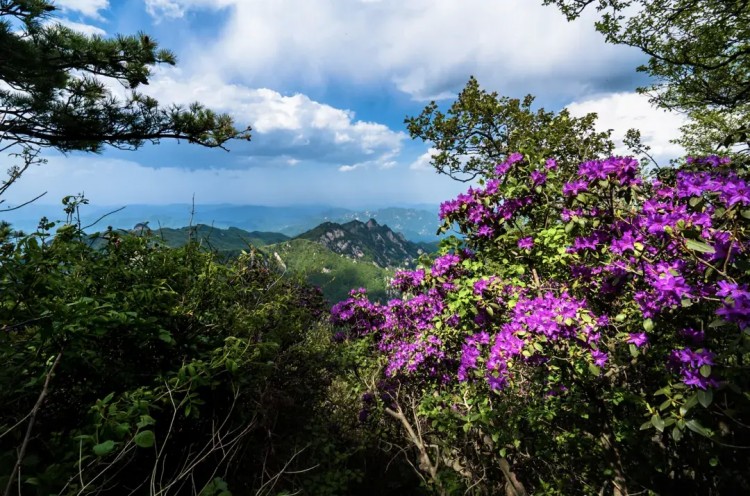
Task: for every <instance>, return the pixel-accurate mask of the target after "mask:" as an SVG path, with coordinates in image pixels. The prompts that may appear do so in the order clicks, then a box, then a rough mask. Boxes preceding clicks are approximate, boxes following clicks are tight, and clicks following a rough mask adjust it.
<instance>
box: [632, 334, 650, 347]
mask: <svg viewBox="0 0 750 496" xmlns="http://www.w3.org/2000/svg"><path fill="white" fill-rule="evenodd" d="M627 342H628V343H633V344H634V345H635V346H636V348H640V347H641V346H643V345H644V344H646V343H648V336H647V335H646V333H645V332H634V333H631V334H630V335H629V336H628V340H627Z"/></svg>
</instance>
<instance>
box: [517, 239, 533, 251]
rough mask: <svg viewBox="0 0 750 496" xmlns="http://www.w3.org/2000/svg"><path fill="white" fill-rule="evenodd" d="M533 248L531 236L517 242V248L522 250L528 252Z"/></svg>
mask: <svg viewBox="0 0 750 496" xmlns="http://www.w3.org/2000/svg"><path fill="white" fill-rule="evenodd" d="M533 246H534V238H532V237H531V236H529V237H526V238H521V239H519V240H518V247H519V248H521V249H522V250H530V249H531V248H532V247H533Z"/></svg>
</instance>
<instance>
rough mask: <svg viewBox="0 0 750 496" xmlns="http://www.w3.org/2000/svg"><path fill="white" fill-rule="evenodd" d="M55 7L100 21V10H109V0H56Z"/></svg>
mask: <svg viewBox="0 0 750 496" xmlns="http://www.w3.org/2000/svg"><path fill="white" fill-rule="evenodd" d="M55 7H59V8H62V10H64V11H73V12H78V13H80V14H81V15H83V16H85V17H90V18H92V19H98V20H101V19H102V16H101V14H100V13H99V11H100V10H106V9H108V8H109V0H56V1H55Z"/></svg>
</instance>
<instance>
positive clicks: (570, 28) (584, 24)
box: [147, 0, 642, 100]
mask: <svg viewBox="0 0 750 496" xmlns="http://www.w3.org/2000/svg"><path fill="white" fill-rule="evenodd" d="M147 2H148V3H147V5H150V6H151V7H150V8H151V11H154V10H155V9H156V7H155V6H156V5H168V6H169V7H164V8H163V9H162V11H163V12H174V13H175V14H176V13H179V15H183V14H184V12H185V11H187V10H190V9H196V10H197V9H219V8H225V7H227V6H230V7H231V9H232V11H231V15H229V16H227V18H226V22H225V24H224V26H223V27H222V28H221V29H222V31H221V34H220V36H219V39H218V41H217V42H216V43H212V44H211V45H210V46H206V47H204V49H203V53H202V56H203V58H204V59H205V60H206V61H210V62H211V64H212V66H213V67H215V70H219V71H222V72H224V73H226V74H229V75H231V76H233V77H236V78H240V79H243V80H244V81H245V82H246V83H248V84H251V85H264V86H271V87H274V86H276V85H281V84H284V83H288V82H290V81H292V82H294V81H298V82H299V81H304V82H305V84H310V83H315V82H317V83H320V84H325V83H327V82H329V81H331V80H345V81H354V82H365V83H368V82H369V83H382V82H386V83H389V84H390V85H392V87H394V88H396V89H398V90H400V91H402V92H404V93H406V94H408V95H410V96H411V97H412V98H414V99H417V100H423V99H427V98H449V97H451V96H452V95H453V94H455V92H456V91H457V90H459V89H460V88H461V87H462V86H463V84H464V83H465V82H466V80H467V79H468V76H469V75H470V74H474V75H476V76H477V77H478V79H479V81H480V82H481V83H482V84H484V85H486V86H488V87H492V88H496V89H498V90H500V91H502V92H505V93H507V94H511V95H513V96H517V95H519V94H524V93H527V92H532V93H540V92H542V91H543V90H544V91H546V92H547V93H548V94H549V95H550V96H555V95H556V96H558V97H568V98H569V97H570V95H584V94H587V93H593V92H597V91H599V92H601V91H611V90H612V89H622V88H619V87H618V86H620V85H625V84H627V86H625V87H630V86H631V84H630V82H626V81H625V79H627V78H629V79H628V81H630V80H632V78H633V77H634V76H633V73H634V67H635V66H636V65H637V64H638V63H639V62H641V61H642V55H641V54H640V52H639V51H637V50H634V49H630V48H626V47H617V46H613V45H607V44H605V43H604V42H603V40H602V37H601V35H600V34H599V33H596V32H595V30H594V28H593V25H592V24H593V23H592V18H591V15H593V13H592V14H589V13H586V14H585V16H584V17H585V18H583V19H580V20H578V21H577V22H575V23H568V22H566V20H565V18H564V17H563V16H562V15H561V14H560V12H559V11H558V10H557V9H555V8H552V7H544V6H542V5H540V2H529V1H528V0H504V1H500V0H497V1H491V2H490V1H486V0H464V1H462V2H456V1H455V0H411V1H409V2H404V1H403V0H381V1H377V2H374V1H370V2H331V1H327V0H278V1H274V2H268V1H261V0H221V1H219V2H216V1H214V0H147ZM155 15H160V14H155ZM161 15H163V14H161ZM613 87H615V88H613Z"/></svg>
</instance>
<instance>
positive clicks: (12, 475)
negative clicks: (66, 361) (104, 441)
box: [3, 351, 62, 496]
mask: <svg viewBox="0 0 750 496" xmlns="http://www.w3.org/2000/svg"><path fill="white" fill-rule="evenodd" d="M61 358H62V351H61V352H60V353H58V354H57V357H56V358H55V361H54V363H53V364H52V367H50V369H49V371H48V372H47V377H46V378H45V379H44V387H42V392H41V393H39V398H37V400H36V404H35V405H34V408H32V409H31V415H30V418H29V426H28V427H27V428H26V436H24V438H23V442H22V443H21V448H20V449H19V450H18V459H17V460H16V464H15V466H14V467H13V471H12V472H11V473H10V478H9V479H8V485H6V486H5V492H4V493H3V496H9V495H10V488H11V487H12V486H13V481H14V479H15V478H16V474H17V473H18V472H19V471H20V470H21V463H22V462H23V458H24V456H26V448H27V447H28V446H29V441H30V440H31V431H32V430H33V429H34V421H35V420H36V414H37V413H38V412H39V409H40V408H41V407H42V403H44V399H45V398H46V397H47V391H49V381H50V379H52V374H53V373H54V372H55V369H56V368H57V365H58V364H59V363H60V359H61ZM19 482H20V480H19Z"/></svg>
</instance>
